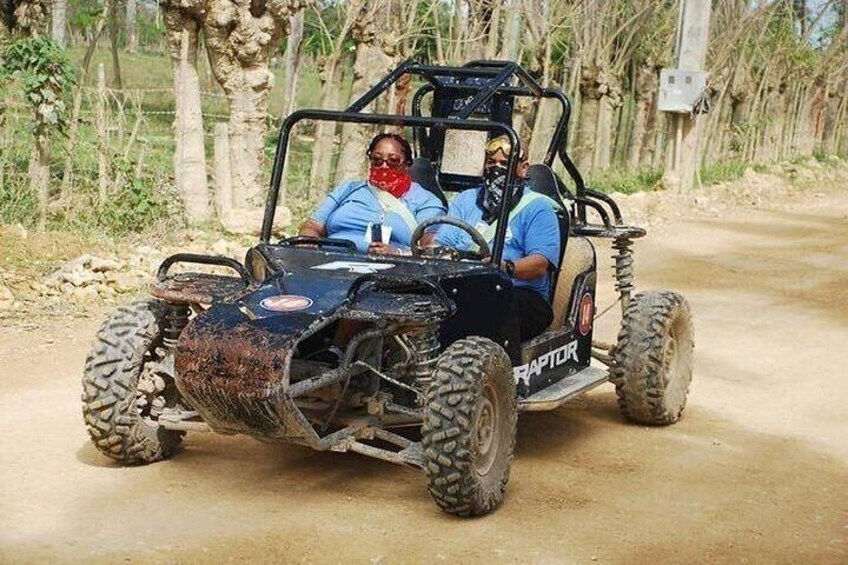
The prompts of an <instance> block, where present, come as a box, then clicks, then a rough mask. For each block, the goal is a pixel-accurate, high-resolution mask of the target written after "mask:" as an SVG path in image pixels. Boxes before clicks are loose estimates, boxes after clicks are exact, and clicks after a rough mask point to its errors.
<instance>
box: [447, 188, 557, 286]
mask: <svg viewBox="0 0 848 565" xmlns="http://www.w3.org/2000/svg"><path fill="white" fill-rule="evenodd" d="M480 190H482V188H472V189H470V190H466V191H464V192H461V193H460V194H459V195H458V196H457V197H456V198H454V199H453V202H451V204H450V209H449V210H448V214H449V215H451V216H453V217H455V218H458V219H460V220H462V221H464V222H465V223H467V224H469V225H470V226H471V227H473V228H475V229H476V230H477V231H479V232H481V233H482V231H483V230H484V229H486V227H487V226H488V224H486V223H485V222H483V210H482V209H481V208H480V207H479V206H478V205H477V196H478V194H479V192H480ZM525 190H528V189H525ZM525 198H526V197H525ZM436 241H437V242H438V243H439V244H440V245H444V246H447V247H453V248H455V249H462V250H471V249H474V248H475V245H474V242H473V241H472V240H471V236H469V235H468V234H467V233H465V232H464V231H462V230H460V229H459V228H456V227H454V226H448V225H445V226H442V227H441V229H440V230H439V233H438V235H437V236H436ZM489 245H492V242H491V241H489ZM534 254H535V255H541V256H542V257H544V258H545V259H547V260H548V262H549V263H550V264H551V265H553V266H554V267H559V222H558V221H557V217H556V214H555V213H554V210H553V208H552V207H551V204H550V203H549V202H548V201H547V200H545V199H543V198H539V199H537V200H533V201H532V202H530V203H529V204H528V205H527V206H525V207H524V208H523V209H522V210H520V211H519V212H518V214H516V215H515V216H514V217H512V218H510V221H509V225H507V230H506V242H505V244H504V250H503V258H504V259H509V260H510V261H517V260H518V259H521V258H523V257H527V256H528V255H534ZM512 282H513V284H514V285H515V286H516V287H519V288H520V287H523V288H529V289H531V290H535V291H536V292H538V293H539V294H541V295H542V297H543V298H544V299H545V300H548V299H549V296H550V295H549V290H550V287H549V285H550V281H549V277H548V273H547V272H546V273H545V274H544V275H542V276H541V277H537V278H535V279H531V280H520V279H516V278H513V279H512Z"/></svg>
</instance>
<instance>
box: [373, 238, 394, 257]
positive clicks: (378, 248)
mask: <svg viewBox="0 0 848 565" xmlns="http://www.w3.org/2000/svg"><path fill="white" fill-rule="evenodd" d="M368 253H377V254H379V255H400V254H401V253H400V249H398V248H397V247H395V246H394V245H389V244H387V243H383V242H382V241H372V242H371V243H370V244H369V245H368Z"/></svg>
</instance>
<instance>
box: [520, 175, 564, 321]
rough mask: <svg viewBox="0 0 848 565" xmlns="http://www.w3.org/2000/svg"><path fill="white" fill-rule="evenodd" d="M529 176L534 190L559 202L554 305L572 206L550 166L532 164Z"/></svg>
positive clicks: (553, 292) (552, 275) (551, 270)
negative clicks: (564, 195)
mask: <svg viewBox="0 0 848 565" xmlns="http://www.w3.org/2000/svg"><path fill="white" fill-rule="evenodd" d="M527 177H528V178H529V179H530V181H531V186H532V188H533V191H534V192H537V193H539V194H542V195H543V196H547V197H548V198H550V199H551V200H553V201H554V202H555V203H556V204H557V206H556V208H555V210H554V212H555V213H556V217H557V221H558V222H559V266H560V268H559V269H557V268H554V266H553V265H551V268H550V277H551V293H550V296H549V297H548V298H549V299H550V301H551V306H553V304H554V297H555V295H556V289H557V284H558V283H559V273H560V271H561V270H562V261H563V258H564V256H565V252H566V249H567V244H568V234H569V231H570V229H571V213H572V212H571V210H572V206H571V203H570V202H567V201H566V200H564V199H563V198H562V193H560V192H559V191H558V190H557V186H558V184H561V183H560V182H559V179H558V178H557V176H556V174H555V173H554V172H553V171H552V170H551V168H550V167H549V166H547V165H545V164H536V165H530V168H529V169H528V170H527ZM566 193H567V194H569V195H570V194H571V193H569V192H568V191H567V190H566ZM554 312H555V313H554V317H556V311H554Z"/></svg>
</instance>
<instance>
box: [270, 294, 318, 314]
mask: <svg viewBox="0 0 848 565" xmlns="http://www.w3.org/2000/svg"><path fill="white" fill-rule="evenodd" d="M259 305H260V306H261V307H262V308H264V309H265V310H270V311H271V312H297V311H299V310H306V309H307V308H309V307H310V306H312V299H311V298H307V297H306V296H300V295H297V294H281V295H279V296H269V297H268V298H266V299H264V300H263V301H262V302H260V303H259Z"/></svg>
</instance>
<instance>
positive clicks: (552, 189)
mask: <svg viewBox="0 0 848 565" xmlns="http://www.w3.org/2000/svg"><path fill="white" fill-rule="evenodd" d="M527 176H528V177H529V178H530V179H531V180H532V181H533V190H535V191H536V192H538V193H539V194H544V195H545V196H547V197H548V198H550V199H551V200H553V201H554V202H556V203H557V204H559V205H560V206H561V207H562V208H561V209H559V210H558V211H557V219H558V220H559V222H560V262H559V270H558V271H556V272H555V273H552V274H551V276H552V278H551V309H552V310H553V313H554V318H553V321H552V322H551V325H550V327H549V328H548V329H550V330H555V329H559V328H561V327H562V326H563V324H564V323H565V319H566V315H567V314H568V311H569V305H570V304H571V301H572V294H573V292H574V281H575V279H577V277H578V276H579V275H580V274H582V273H585V272H586V271H588V270H590V269H591V268H592V265H593V264H594V262H595V248H594V247H593V246H592V244H591V243H590V242H589V240H588V239H586V238H585V237H579V236H570V232H569V230H570V228H571V220H572V219H573V214H574V206H573V205H572V204H573V198H574V196H573V194H572V193H571V191H570V190H568V187H566V186H565V184H564V183H563V182H562V180H560V178H559V177H558V176H557V175H556V173H554V172H553V171H552V170H551V168H550V167H549V166H547V165H545V164H536V165H531V166H530V168H529V170H528V171H527Z"/></svg>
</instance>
